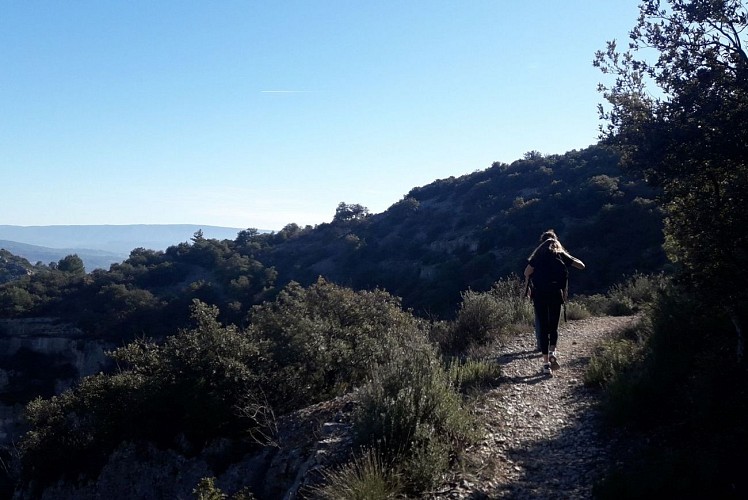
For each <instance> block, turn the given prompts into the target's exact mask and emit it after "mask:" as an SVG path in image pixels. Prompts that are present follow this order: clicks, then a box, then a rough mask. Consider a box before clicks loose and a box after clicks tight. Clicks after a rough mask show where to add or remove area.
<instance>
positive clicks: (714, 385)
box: [596, 287, 748, 498]
mask: <svg viewBox="0 0 748 500" xmlns="http://www.w3.org/2000/svg"><path fill="white" fill-rule="evenodd" d="M647 315H648V317H649V318H651V327H649V326H648V327H647V328H643V329H642V330H639V331H628V332H624V334H625V336H622V338H628V339H629V340H630V341H632V342H633V343H636V342H635V341H633V339H634V338H636V337H639V338H641V339H642V341H643V342H640V345H642V346H644V348H643V349H642V350H641V351H640V355H638V356H635V357H634V362H633V363H632V364H630V365H629V366H628V367H627V368H625V369H620V370H618V371H617V374H616V375H615V376H614V377H609V378H610V379H611V380H610V381H609V382H608V383H607V385H606V389H605V398H604V410H605V414H606V415H607V416H608V421H609V422H611V423H613V424H616V425H624V426H626V427H627V428H629V429H635V430H639V431H645V432H646V436H648V446H647V447H646V449H642V450H641V451H640V452H638V453H637V454H636V456H629V457H626V460H625V464H627V465H626V466H625V467H620V468H618V469H617V470H615V471H613V472H612V473H611V474H610V475H609V476H608V478H607V479H606V480H605V481H604V482H603V483H602V484H601V485H599V486H598V487H597V489H596V496H597V497H599V498H650V497H651V498H656V497H674V496H683V497H693V498H696V497H698V498H702V497H704V498H705V497H715V498H717V497H719V498H744V497H745V496H746V488H745V486H744V485H742V484H741V483H740V481H737V482H736V481H735V478H736V477H739V476H740V474H741V473H742V470H743V468H744V467H743V465H742V463H741V462H740V461H739V460H737V461H736V460H735V459H734V457H737V456H741V454H742V453H744V450H745V448H746V446H748V432H746V431H745V425H744V420H745V414H746V412H747V411H748V397H746V386H747V384H746V371H745V367H744V366H740V365H739V364H738V363H736V362H735V358H734V356H733V355H732V352H731V349H730V347H731V344H732V342H731V341H732V338H731V337H732V335H733V334H734V331H733V330H732V327H731V325H730V324H729V321H728V319H727V318H725V317H724V315H722V314H720V313H719V311H718V310H715V309H711V308H707V307H705V306H704V305H702V304H699V303H698V302H697V301H695V300H694V298H693V297H692V296H691V295H689V294H687V293H684V292H683V291H681V290H678V289H676V288H673V287H668V288H667V289H665V290H664V291H663V293H661V294H660V296H659V297H658V299H657V300H656V301H655V303H654V306H653V307H652V309H651V310H650V311H649V312H648V313H647ZM619 340H620V339H619Z"/></svg>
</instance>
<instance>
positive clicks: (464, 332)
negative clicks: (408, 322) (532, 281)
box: [448, 276, 533, 351]
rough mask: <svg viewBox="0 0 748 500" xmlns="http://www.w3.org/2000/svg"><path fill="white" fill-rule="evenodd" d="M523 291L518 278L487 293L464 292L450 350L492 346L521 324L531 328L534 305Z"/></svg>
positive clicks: (498, 283) (510, 279) (495, 285)
mask: <svg viewBox="0 0 748 500" xmlns="http://www.w3.org/2000/svg"><path fill="white" fill-rule="evenodd" d="M523 287H524V285H523V283H522V282H521V281H520V280H519V278H517V277H516V276H515V277H511V278H508V279H505V280H499V281H497V282H496V283H495V284H494V286H493V287H492V288H491V290H489V291H487V292H475V291H472V290H468V291H466V292H463V294H462V303H461V304H460V309H459V311H458V313H457V318H456V320H455V322H454V334H453V336H452V338H451V341H452V344H451V345H450V346H448V347H449V348H450V350H454V351H463V350H465V349H466V348H467V347H469V346H475V345H479V346H480V345H486V344H490V343H491V342H494V341H497V340H499V339H501V338H502V337H506V336H508V335H509V334H510V333H512V331H513V327H515V326H516V325H518V324H524V325H527V324H532V321H533V311H532V304H531V303H530V302H529V301H528V300H527V299H525V298H524V293H523V292H524V288H523Z"/></svg>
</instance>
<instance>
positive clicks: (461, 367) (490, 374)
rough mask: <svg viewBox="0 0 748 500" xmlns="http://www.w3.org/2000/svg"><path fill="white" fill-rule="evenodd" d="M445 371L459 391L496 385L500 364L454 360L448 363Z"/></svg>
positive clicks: (499, 374)
mask: <svg viewBox="0 0 748 500" xmlns="http://www.w3.org/2000/svg"><path fill="white" fill-rule="evenodd" d="M447 373H448V375H449V379H450V380H451V381H452V384H453V385H454V386H455V387H457V388H458V389H459V390H460V391H462V392H465V391H467V390H469V389H471V388H479V387H485V386H492V385H496V384H498V382H499V379H500V378H501V366H499V365H498V364H497V363H496V362H494V361H485V360H473V359H468V360H465V361H459V360H454V361H452V362H450V363H449V366H448V368H447Z"/></svg>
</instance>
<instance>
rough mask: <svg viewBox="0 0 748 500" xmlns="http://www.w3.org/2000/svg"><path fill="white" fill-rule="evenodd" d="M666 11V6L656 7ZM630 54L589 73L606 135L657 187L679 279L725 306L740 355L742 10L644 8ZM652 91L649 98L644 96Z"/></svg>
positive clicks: (731, 1)
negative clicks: (596, 82) (601, 79)
mask: <svg viewBox="0 0 748 500" xmlns="http://www.w3.org/2000/svg"><path fill="white" fill-rule="evenodd" d="M663 4H664V5H663ZM639 9H640V15H639V18H638V21H637V23H636V26H635V27H634V29H633V30H632V31H631V33H630V39H631V41H630V44H629V49H628V50H627V51H626V52H623V53H621V52H619V51H618V49H617V47H616V43H615V42H609V43H608V47H607V50H606V51H601V52H598V53H597V54H596V58H595V65H596V66H597V67H599V68H600V69H601V70H602V72H603V73H605V74H608V75H613V76H614V77H615V83H614V84H613V85H612V86H610V87H605V86H601V87H600V90H601V92H602V93H603V96H604V97H605V99H606V100H607V101H608V102H609V103H610V108H609V109H606V108H604V107H603V106H601V107H600V112H601V117H602V118H603V119H604V120H605V121H607V127H605V128H603V130H602V132H603V137H604V138H605V139H608V140H609V141H611V142H612V143H613V144H614V145H616V146H617V147H618V148H619V149H620V150H621V152H622V161H623V164H624V166H626V167H628V168H630V169H632V170H635V171H637V172H641V173H643V174H644V176H645V177H646V178H647V180H648V181H650V182H651V183H653V184H655V185H658V186H660V187H661V188H662V193H663V194H662V202H663V206H664V208H665V210H666V214H667V215H666V222H665V233H666V245H667V249H668V252H669V255H670V257H671V259H672V260H674V261H675V262H677V263H679V264H680V266H681V269H682V276H683V277H684V278H686V282H687V283H689V284H690V285H692V286H691V288H692V290H694V291H695V292H696V293H697V294H698V295H699V296H700V297H701V298H702V300H705V301H707V302H710V303H712V304H715V305H718V306H720V307H724V308H725V309H726V310H727V312H728V313H729V315H730V317H731V319H732V322H733V324H734V326H735V329H736V332H737V334H738V358H739V359H742V355H743V349H744V348H743V333H742V332H743V329H744V327H745V325H746V320H747V317H748V316H747V313H746V312H745V310H744V308H743V307H742V306H743V305H744V304H745V302H746V299H748V292H747V290H746V283H748V251H746V248H748V210H746V208H748V207H747V204H746V201H748V127H746V126H745V124H746V123H748V55H747V54H746V49H745V47H746V44H747V43H748V31H747V28H748V10H747V9H746V6H745V4H744V3H743V2H742V1H739V0H666V1H664V2H662V1H660V0H644V1H643V2H642V3H641V5H640V7H639ZM650 90H654V93H650V92H649V91H650Z"/></svg>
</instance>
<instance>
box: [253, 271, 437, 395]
mask: <svg viewBox="0 0 748 500" xmlns="http://www.w3.org/2000/svg"><path fill="white" fill-rule="evenodd" d="M251 320H252V325H251V331H252V334H253V336H255V337H256V338H258V339H262V340H263V341H264V342H267V345H268V347H267V353H268V358H269V363H268V367H267V374H268V377H270V379H271V380H272V384H271V385H272V387H273V398H274V401H276V402H277V404H278V406H279V407H283V408H287V409H290V408H295V407H301V406H303V405H306V404H310V403H314V402H318V401H322V400H324V399H327V398H330V397H334V396H337V395H340V394H343V393H345V392H346V391H349V390H350V389H352V388H353V387H356V386H358V385H361V384H363V383H364V381H365V380H366V379H367V378H368V377H369V375H370V373H371V371H372V370H373V369H374V368H375V367H376V366H378V365H380V364H382V363H385V362H387V361H389V360H391V359H392V358H393V357H394V358H397V357H407V356H409V352H410V349H413V348H417V347H413V346H419V345H421V344H423V345H426V344H428V340H427V332H426V325H425V324H424V322H422V321H420V320H418V319H416V318H415V317H414V316H413V315H412V314H411V313H410V312H407V311H403V309H402V307H401V305H400V301H399V299H397V298H396V297H393V296H392V295H390V294H388V293H387V292H385V291H382V290H375V291H372V292H366V291H363V292H356V291H353V290H351V289H348V288H344V287H341V286H338V285H335V284H332V283H328V282H326V281H325V280H323V279H321V278H320V280H318V281H317V282H316V283H315V284H313V285H311V286H310V287H308V288H303V287H301V286H300V285H298V284H296V283H291V284H290V285H288V286H287V287H286V288H285V289H284V290H283V291H282V292H281V293H280V295H279V296H278V298H277V299H276V300H275V301H274V302H272V303H266V304H263V305H261V306H256V307H255V308H254V309H253V311H252V317H251Z"/></svg>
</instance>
